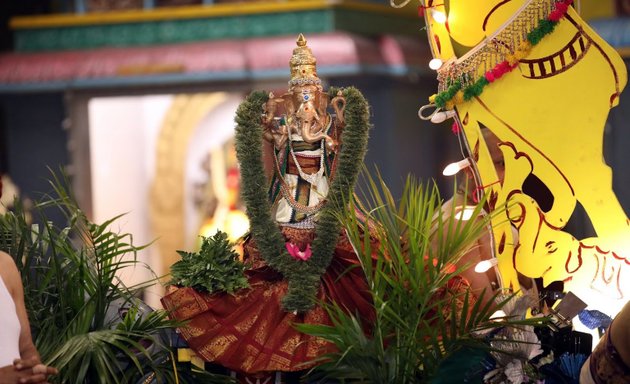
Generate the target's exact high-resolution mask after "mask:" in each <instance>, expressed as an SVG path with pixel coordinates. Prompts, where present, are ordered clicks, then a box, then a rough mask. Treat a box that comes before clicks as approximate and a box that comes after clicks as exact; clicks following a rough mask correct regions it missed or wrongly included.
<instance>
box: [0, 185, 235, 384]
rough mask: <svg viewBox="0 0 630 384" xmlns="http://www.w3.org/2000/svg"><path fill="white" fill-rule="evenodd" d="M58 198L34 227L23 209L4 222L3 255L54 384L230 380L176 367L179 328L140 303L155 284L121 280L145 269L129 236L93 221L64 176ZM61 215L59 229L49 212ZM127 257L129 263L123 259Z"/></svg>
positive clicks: (45, 203)
mask: <svg viewBox="0 0 630 384" xmlns="http://www.w3.org/2000/svg"><path fill="white" fill-rule="evenodd" d="M50 184H51V186H52V188H53V192H54V193H53V195H47V196H45V197H43V198H42V199H41V200H40V201H39V202H37V203H36V204H35V206H34V208H33V212H32V213H31V215H32V217H33V219H34V221H35V222H37V223H38V224H31V222H30V220H29V219H28V217H29V215H27V214H26V213H25V211H24V209H23V207H22V206H21V205H20V204H19V202H17V204H16V209H15V210H14V211H13V212H8V213H6V214H5V215H3V216H1V217H0V233H1V234H2V236H0V249H2V250H4V251H6V252H8V253H10V254H11V255H13V257H14V258H15V261H16V264H17V265H18V268H19V269H20V271H21V272H22V280H23V283H24V288H25V301H26V307H27V311H28V314H29V319H30V323H31V327H32V331H33V332H32V333H33V338H34V341H35V345H36V346H37V348H38V350H39V352H40V354H41V358H42V361H44V362H45V363H46V364H49V365H52V366H54V367H56V368H58V369H59V375H57V376H55V377H53V378H52V381H53V382H56V383H108V384H109V383H136V382H143V383H177V382H179V383H185V382H195V383H197V382H225V381H227V380H228V379H227V378H224V377H219V376H214V375H210V374H207V373H205V372H197V371H193V370H192V369H191V368H190V367H189V366H184V365H181V364H178V363H176V362H175V361H174V360H175V359H174V358H173V356H172V351H171V348H170V347H169V342H168V340H169V337H170V333H171V329H172V328H173V327H174V326H177V325H180V324H176V323H174V322H173V321H172V320H169V318H168V313H167V312H166V311H164V310H152V309H151V308H149V307H148V306H147V305H146V304H144V303H143V302H142V301H141V300H140V299H138V297H139V294H140V292H141V291H142V289H144V288H146V287H148V286H150V285H152V284H155V283H156V282H157V278H154V279H151V280H149V281H146V282H143V283H140V284H138V285H134V286H126V285H125V284H123V282H122V281H121V280H120V279H119V278H118V275H119V273H120V272H122V271H124V270H127V269H129V268H138V267H140V268H142V267H144V268H148V266H146V265H144V264H143V263H141V262H140V261H139V260H138V259H137V258H136V255H137V253H138V252H139V251H141V250H142V249H144V248H145V247H146V245H144V246H136V245H134V244H133V241H132V240H133V239H132V236H131V234H129V233H116V232H112V231H111V230H110V229H109V228H110V227H111V225H112V224H114V223H115V222H116V221H117V220H118V219H120V217H121V216H117V217H114V218H112V219H111V220H108V221H106V222H104V223H102V224H96V223H93V222H91V221H90V220H88V218H87V217H86V215H85V213H84V212H83V211H82V210H81V209H80V208H79V207H78V206H77V204H76V200H75V199H74V198H73V196H72V194H71V193H70V192H69V189H68V188H67V187H66V186H67V185H68V180H67V179H66V178H65V177H61V176H57V175H55V174H53V178H52V180H51V183H50ZM51 209H54V210H60V211H61V212H62V213H63V215H64V217H65V218H66V219H67V224H66V225H65V226H62V227H58V226H56V225H54V224H53V223H52V222H50V221H48V220H47V214H46V212H49V210H51ZM128 255H130V256H131V258H128V257H126V256H128Z"/></svg>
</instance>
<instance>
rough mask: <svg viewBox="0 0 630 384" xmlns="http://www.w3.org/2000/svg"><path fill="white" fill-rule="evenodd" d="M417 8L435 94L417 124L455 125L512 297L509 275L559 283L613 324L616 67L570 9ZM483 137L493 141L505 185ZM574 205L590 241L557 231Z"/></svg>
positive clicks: (623, 76) (552, 4) (564, 3)
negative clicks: (609, 129)
mask: <svg viewBox="0 0 630 384" xmlns="http://www.w3.org/2000/svg"><path fill="white" fill-rule="evenodd" d="M423 6H424V8H425V9H426V12H425V18H426V22H427V27H428V28H427V33H428V38H429V41H430V44H431V48H432V51H433V55H434V57H435V59H437V60H439V61H436V62H435V63H434V64H436V65H435V67H439V68H438V69H437V75H438V80H439V89H438V93H437V94H436V95H434V96H433V97H432V98H431V99H430V104H429V105H427V106H426V107H423V108H424V109H423V111H422V112H423V115H422V117H423V118H427V119H433V120H434V121H439V120H443V119H444V118H445V117H451V116H455V120H456V124H457V125H458V126H459V127H461V128H462V129H463V134H464V137H465V138H466V142H467V144H468V152H469V154H470V156H471V158H472V159H473V160H475V161H474V162H473V163H474V164H473V165H474V166H475V170H476V171H477V173H478V176H479V179H480V182H479V186H478V188H479V190H481V191H483V192H484V193H485V194H486V195H487V202H488V204H489V208H490V209H495V210H496V209H499V210H500V211H502V212H504V213H503V214H501V215H497V216H496V217H495V218H494V219H493V225H492V226H493V235H494V236H493V237H494V239H495V242H496V244H495V256H496V257H497V259H498V267H499V269H500V271H501V274H502V275H503V281H504V283H505V285H507V286H508V287H511V288H514V289H518V279H517V272H516V271H518V272H519V273H521V274H524V275H526V276H529V277H533V278H537V277H542V279H543V282H544V285H548V284H549V283H551V282H553V281H563V282H564V287H565V290H566V291H573V292H575V293H576V294H578V296H580V297H582V298H583V299H584V300H585V301H586V302H587V304H589V306H590V307H591V308H597V309H600V310H602V311H603V312H605V313H607V314H609V315H614V314H615V313H616V312H617V311H618V308H621V306H622V305H623V303H625V301H627V299H628V295H629V294H630V286H629V283H627V281H630V280H629V276H628V275H629V272H630V265H629V264H630V225H629V220H628V217H627V215H626V213H625V212H624V210H623V209H622V207H621V205H620V204H619V201H618V199H617V197H616V195H615V193H614V192H613V190H612V172H611V169H610V168H609V167H608V165H606V163H605V162H604V160H603V136H604V125H605V122H606V119H607V116H608V112H609V110H610V109H611V108H612V107H614V106H616V105H617V104H618V102H619V97H620V94H621V91H622V90H623V88H624V87H625V85H626V82H627V69H626V67H625V65H624V62H623V60H622V59H621V57H620V56H619V54H618V53H617V52H616V51H615V50H614V49H613V48H612V47H610V46H609V45H608V44H607V43H606V42H605V41H604V40H602V39H601V38H600V37H599V36H598V35H597V34H596V33H595V32H594V31H593V30H592V29H591V28H590V27H589V26H588V25H587V24H586V23H585V22H584V21H583V20H582V19H581V18H580V16H579V15H578V14H577V12H576V11H575V9H574V8H573V6H572V0H507V1H506V0H502V1H500V0H479V1H469V0H444V1H432V0H427V1H424V2H423ZM428 107H431V108H428ZM427 110H429V111H432V113H431V114H427V113H426V111H427ZM482 128H488V129H489V130H490V131H492V133H494V135H496V136H497V137H498V139H499V141H500V144H499V146H500V148H501V150H502V152H503V156H504V161H505V177H504V178H499V175H498V174H497V172H496V170H495V168H494V166H493V163H492V160H491V158H490V155H489V151H488V148H487V146H486V143H485V142H484V140H483V137H482V135H481V134H480V130H481V129H482ZM578 204H580V205H581V206H582V207H583V208H584V211H585V212H586V214H587V216H588V218H589V219H590V222H591V224H592V226H593V228H594V230H595V232H596V236H594V237H592V238H586V239H577V238H575V237H574V236H572V235H571V234H570V233H568V232H567V231H566V229H565V227H566V225H567V223H568V222H569V220H570V218H571V217H572V215H573V214H574V211H575V209H576V206H577V205H578ZM514 229H516V230H517V231H514ZM515 232H517V236H516V235H513V233H515Z"/></svg>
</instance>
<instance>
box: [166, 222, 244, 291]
mask: <svg viewBox="0 0 630 384" xmlns="http://www.w3.org/2000/svg"><path fill="white" fill-rule="evenodd" d="M201 238H202V242H201V248H200V249H199V251H198V252H187V251H177V253H178V254H179V255H180V256H181V257H182V259H181V260H180V261H178V262H176V263H175V264H173V265H172V266H171V277H172V280H171V282H170V283H171V284H175V285H179V286H183V287H191V288H194V289H196V290H198V291H201V292H208V293H215V292H227V293H229V294H234V293H235V292H236V291H237V290H239V289H242V288H247V287H249V283H248V281H247V278H246V277H245V269H246V265H245V264H244V263H243V262H242V261H241V260H240V259H239V255H238V253H236V252H235V251H234V248H233V246H232V244H231V243H230V242H229V240H228V237H227V234H226V233H225V232H221V231H217V233H216V234H215V235H214V236H211V237H203V236H202V237H201Z"/></svg>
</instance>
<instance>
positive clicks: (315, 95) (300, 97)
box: [291, 84, 321, 106]
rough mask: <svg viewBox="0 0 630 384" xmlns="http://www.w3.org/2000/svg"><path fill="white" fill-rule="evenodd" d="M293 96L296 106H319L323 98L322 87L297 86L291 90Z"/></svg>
mask: <svg viewBox="0 0 630 384" xmlns="http://www.w3.org/2000/svg"><path fill="white" fill-rule="evenodd" d="M291 94H292V97H293V102H294V103H295V105H296V106H299V105H300V104H303V103H309V102H310V103H314V104H315V105H317V104H319V99H320V97H321V87H318V86H316V85H311V84H307V85H296V86H293V87H292V88H291Z"/></svg>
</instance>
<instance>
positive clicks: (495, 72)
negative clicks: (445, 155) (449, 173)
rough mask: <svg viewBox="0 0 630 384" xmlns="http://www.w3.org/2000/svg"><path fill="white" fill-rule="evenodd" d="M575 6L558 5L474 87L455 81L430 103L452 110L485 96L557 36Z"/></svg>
mask: <svg viewBox="0 0 630 384" xmlns="http://www.w3.org/2000/svg"><path fill="white" fill-rule="evenodd" d="M572 3H573V0H560V1H556V2H555V4H554V9H553V10H552V11H551V12H550V13H549V15H547V17H546V18H544V19H541V20H538V23H537V26H536V27H535V28H533V29H532V30H531V31H530V32H529V33H528V34H527V37H526V39H525V40H523V41H521V42H520V44H518V48H517V49H516V51H514V53H510V54H507V55H506V58H505V60H503V61H501V62H500V63H498V64H496V65H495V66H494V67H493V68H492V69H490V70H488V71H487V72H486V73H485V74H484V75H483V76H481V77H480V78H479V79H477V80H476V81H475V82H473V83H472V84H469V85H467V86H464V85H463V84H462V81H460V80H455V81H453V82H452V83H451V84H450V85H449V86H448V88H447V89H446V90H444V91H442V92H440V93H438V94H435V95H432V96H431V97H430V98H429V102H430V103H433V104H435V105H436V107H438V108H442V109H447V110H451V109H453V108H454V107H455V105H458V104H461V103H463V102H464V101H468V100H470V99H472V98H473V97H476V96H479V95H481V93H482V92H483V89H484V88H485V87H486V86H487V85H488V84H490V83H493V82H494V81H496V80H497V79H500V78H501V77H502V76H503V75H505V74H506V73H509V72H511V71H512V70H513V69H514V68H516V67H517V66H518V62H519V60H521V59H523V58H524V57H526V56H527V55H528V54H529V52H530V51H531V49H532V48H533V47H534V46H535V45H537V44H538V43H539V42H540V41H541V40H542V39H543V38H544V37H545V36H547V35H549V34H550V33H551V32H553V30H554V29H555V27H556V25H557V24H558V22H559V21H560V19H562V18H563V17H564V16H565V15H566V13H567V11H568V9H569V6H570V5H571V4H572ZM512 24H516V23H512ZM447 70H448V68H447Z"/></svg>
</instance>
